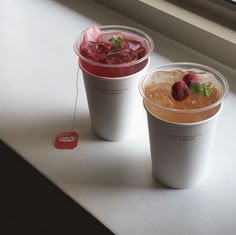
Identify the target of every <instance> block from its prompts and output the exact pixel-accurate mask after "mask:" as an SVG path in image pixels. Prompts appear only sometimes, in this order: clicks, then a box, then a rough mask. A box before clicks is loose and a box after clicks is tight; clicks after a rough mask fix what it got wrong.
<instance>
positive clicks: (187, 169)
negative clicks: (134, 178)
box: [140, 63, 228, 189]
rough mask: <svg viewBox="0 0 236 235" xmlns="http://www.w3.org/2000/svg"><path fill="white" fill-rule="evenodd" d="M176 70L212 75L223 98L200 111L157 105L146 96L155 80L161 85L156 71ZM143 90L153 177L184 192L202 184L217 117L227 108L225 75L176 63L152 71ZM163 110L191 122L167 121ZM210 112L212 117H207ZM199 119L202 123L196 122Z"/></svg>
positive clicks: (145, 81) (141, 85) (189, 64)
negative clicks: (224, 102) (161, 115)
mask: <svg viewBox="0 0 236 235" xmlns="http://www.w3.org/2000/svg"><path fill="white" fill-rule="evenodd" d="M176 69H183V70H186V71H194V70H195V69H198V70H201V71H206V72H207V73H211V74H212V75H214V77H215V78H216V81H218V85H219V86H221V88H222V96H221V98H220V99H219V100H218V101H217V102H216V103H214V104H212V105H211V106H208V107H205V108H201V109H197V110H176V109H168V108H163V107H160V106H158V105H156V104H154V103H153V102H152V101H150V100H149V99H148V97H146V95H145V87H146V85H147V84H148V83H149V82H150V81H151V80H153V79H155V82H157V83H158V77H155V76H153V74H154V73H155V72H156V71H162V70H165V71H171V70H176ZM154 77H155V78H154ZM140 91H141V94H142V95H143V97H144V107H145V109H146V111H147V120H148V129H149V139H150V150H151V159H152V173H153V177H154V178H155V179H156V180H157V181H158V182H160V183H162V184H164V185H166V186H168V187H171V188H179V189H184V188H191V187H193V186H195V185H197V184H199V183H200V182H201V181H202V180H203V179H204V178H205V176H206V173H207V169H208V161H209V156H210V155H211V147H212V144H213V141H214V135H215V128H216V123H217V117H218V115H219V114H220V112H221V110H222V107H223V103H222V101H223V99H224V98H225V96H226V95H227V93H228V83H227V81H226V79H225V78H224V76H223V75H222V74H220V73H218V72H217V71H215V70H214V69H212V68H210V67H207V66H204V65H199V64H193V63H173V64H170V65H166V66H163V67H161V68H158V69H154V70H152V71H150V72H149V73H148V74H147V75H146V76H145V77H144V78H143V80H142V81H141V83H140ZM155 109H156V110H155ZM159 109H163V110H162V112H166V114H168V116H170V114H173V115H175V116H176V115H177V116H178V115H179V117H180V120H181V118H183V117H184V118H188V117H189V120H191V121H189V122H186V123H180V122H179V123H178V122H173V121H170V120H165V119H163V117H159V116H158V115H157V114H158V110H159ZM209 112H210V116H208V117H207V118H204V117H205V115H206V113H209ZM199 115H200V116H199ZM195 116H196V117H200V119H202V120H198V119H199V118H196V119H195V118H194V117H195Z"/></svg>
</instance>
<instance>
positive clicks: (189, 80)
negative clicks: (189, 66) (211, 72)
mask: <svg viewBox="0 0 236 235" xmlns="http://www.w3.org/2000/svg"><path fill="white" fill-rule="evenodd" d="M183 81H184V82H185V83H186V84H187V86H188V87H190V86H191V85H192V84H193V83H196V82H200V81H201V79H200V78H199V77H198V75H197V74H195V73H192V72H191V73H187V74H185V75H184V77H183Z"/></svg>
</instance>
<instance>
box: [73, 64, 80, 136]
mask: <svg viewBox="0 0 236 235" xmlns="http://www.w3.org/2000/svg"><path fill="white" fill-rule="evenodd" d="M79 71H80V69H79V66H78V69H77V74H76V83H75V84H76V96H75V103H74V114H73V122H72V128H71V132H73V131H74V129H75V121H76V112H77V103H78V94H79Z"/></svg>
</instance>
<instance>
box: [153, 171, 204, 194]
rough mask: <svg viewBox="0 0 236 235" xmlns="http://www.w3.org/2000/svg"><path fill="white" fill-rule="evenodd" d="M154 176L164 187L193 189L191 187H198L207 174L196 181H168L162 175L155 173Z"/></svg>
mask: <svg viewBox="0 0 236 235" xmlns="http://www.w3.org/2000/svg"><path fill="white" fill-rule="evenodd" d="M152 177H153V179H154V180H155V181H156V182H158V183H160V184H161V185H163V186H164V187H166V188H170V189H180V190H181V189H191V188H194V187H196V186H198V185H200V184H202V183H203V182H204V181H205V180H206V174H205V175H203V176H202V177H201V179H199V180H198V181H195V182H191V183H189V182H174V183H173V182H168V181H166V180H164V179H161V178H160V177H158V176H155V174H154V173H153V174H152Z"/></svg>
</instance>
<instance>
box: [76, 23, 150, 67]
mask: <svg viewBox="0 0 236 235" xmlns="http://www.w3.org/2000/svg"><path fill="white" fill-rule="evenodd" d="M89 28H90V27H88V28H86V29H85V30H83V31H82V32H81V34H80V35H79V36H77V37H76V39H75V41H74V44H73V48H74V51H75V53H76V54H77V55H78V56H79V58H80V59H82V60H83V61H85V62H86V63H89V64H91V65H94V66H100V67H108V68H119V67H127V66H132V65H135V64H138V63H141V62H142V61H145V60H146V59H147V58H148V57H149V56H150V54H151V53H152V52H153V50H154V42H153V40H152V38H151V37H150V36H149V35H148V34H147V33H145V32H144V31H142V30H140V29H137V28H133V27H129V26H123V25H106V26H99V27H98V28H99V29H100V30H111V31H114V32H116V29H117V31H119V30H120V31H123V32H129V33H136V34H139V35H140V36H142V37H143V38H145V39H146V41H147V43H148V46H149V51H148V52H147V54H146V55H145V56H144V57H142V58H141V59H139V60H134V61H131V62H128V63H122V64H102V63H98V62H95V61H91V60H89V59H87V58H86V57H84V56H83V55H81V53H80V51H79V46H77V44H78V43H79V42H80V40H82V39H83V35H84V33H85V32H86V30H88V29H89ZM79 45H80V44H79Z"/></svg>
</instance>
